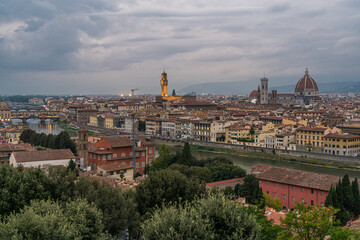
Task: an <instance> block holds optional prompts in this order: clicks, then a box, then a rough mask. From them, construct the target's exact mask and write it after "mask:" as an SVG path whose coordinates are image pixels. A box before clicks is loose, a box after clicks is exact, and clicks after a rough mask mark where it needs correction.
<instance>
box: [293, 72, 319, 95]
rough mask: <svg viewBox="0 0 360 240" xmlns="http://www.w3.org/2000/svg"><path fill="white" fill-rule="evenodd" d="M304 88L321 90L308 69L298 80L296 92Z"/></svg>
mask: <svg viewBox="0 0 360 240" xmlns="http://www.w3.org/2000/svg"><path fill="white" fill-rule="evenodd" d="M303 90H313V91H319V88H318V85H317V83H316V82H315V80H314V79H313V78H312V77H310V75H309V72H308V70H307V69H306V71H305V75H304V76H303V77H302V78H301V79H300V80H299V81H298V82H297V84H296V87H295V92H297V91H303Z"/></svg>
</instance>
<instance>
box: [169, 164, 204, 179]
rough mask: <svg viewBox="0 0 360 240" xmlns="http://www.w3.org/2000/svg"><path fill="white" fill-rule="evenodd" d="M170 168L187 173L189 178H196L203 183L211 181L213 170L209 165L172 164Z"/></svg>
mask: <svg viewBox="0 0 360 240" xmlns="http://www.w3.org/2000/svg"><path fill="white" fill-rule="evenodd" d="M168 169H171V170H176V171H179V172H181V173H182V174H185V175H186V176H187V177H188V178H196V179H198V180H199V182H201V183H208V182H211V171H210V169H208V168H207V167H198V166H191V167H189V166H186V165H180V164H176V163H175V164H172V165H171V166H170V167H169V168H168Z"/></svg>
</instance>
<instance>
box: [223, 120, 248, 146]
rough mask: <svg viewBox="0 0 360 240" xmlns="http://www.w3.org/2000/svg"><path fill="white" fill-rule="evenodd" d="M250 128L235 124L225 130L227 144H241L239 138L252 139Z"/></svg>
mask: <svg viewBox="0 0 360 240" xmlns="http://www.w3.org/2000/svg"><path fill="white" fill-rule="evenodd" d="M250 129H251V127H250V126H244V125H238V124H234V125H231V126H228V127H226V128H225V142H226V143H231V144H239V141H238V139H239V138H250V137H251V136H250Z"/></svg>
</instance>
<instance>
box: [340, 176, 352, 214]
mask: <svg viewBox="0 0 360 240" xmlns="http://www.w3.org/2000/svg"><path fill="white" fill-rule="evenodd" d="M341 185H342V193H343V198H344V199H343V200H344V202H343V206H344V208H345V209H346V210H347V211H350V212H352V208H353V206H354V196H353V191H352V188H351V185H350V179H349V175H348V174H345V176H344V178H343V180H342V183H341Z"/></svg>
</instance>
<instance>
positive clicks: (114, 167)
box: [98, 163, 134, 172]
mask: <svg viewBox="0 0 360 240" xmlns="http://www.w3.org/2000/svg"><path fill="white" fill-rule="evenodd" d="M98 168H101V169H103V170H104V171H106V172H110V171H117V170H123V169H129V168H134V167H133V166H130V165H123V164H118V163H114V164H108V165H101V166H98Z"/></svg>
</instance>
